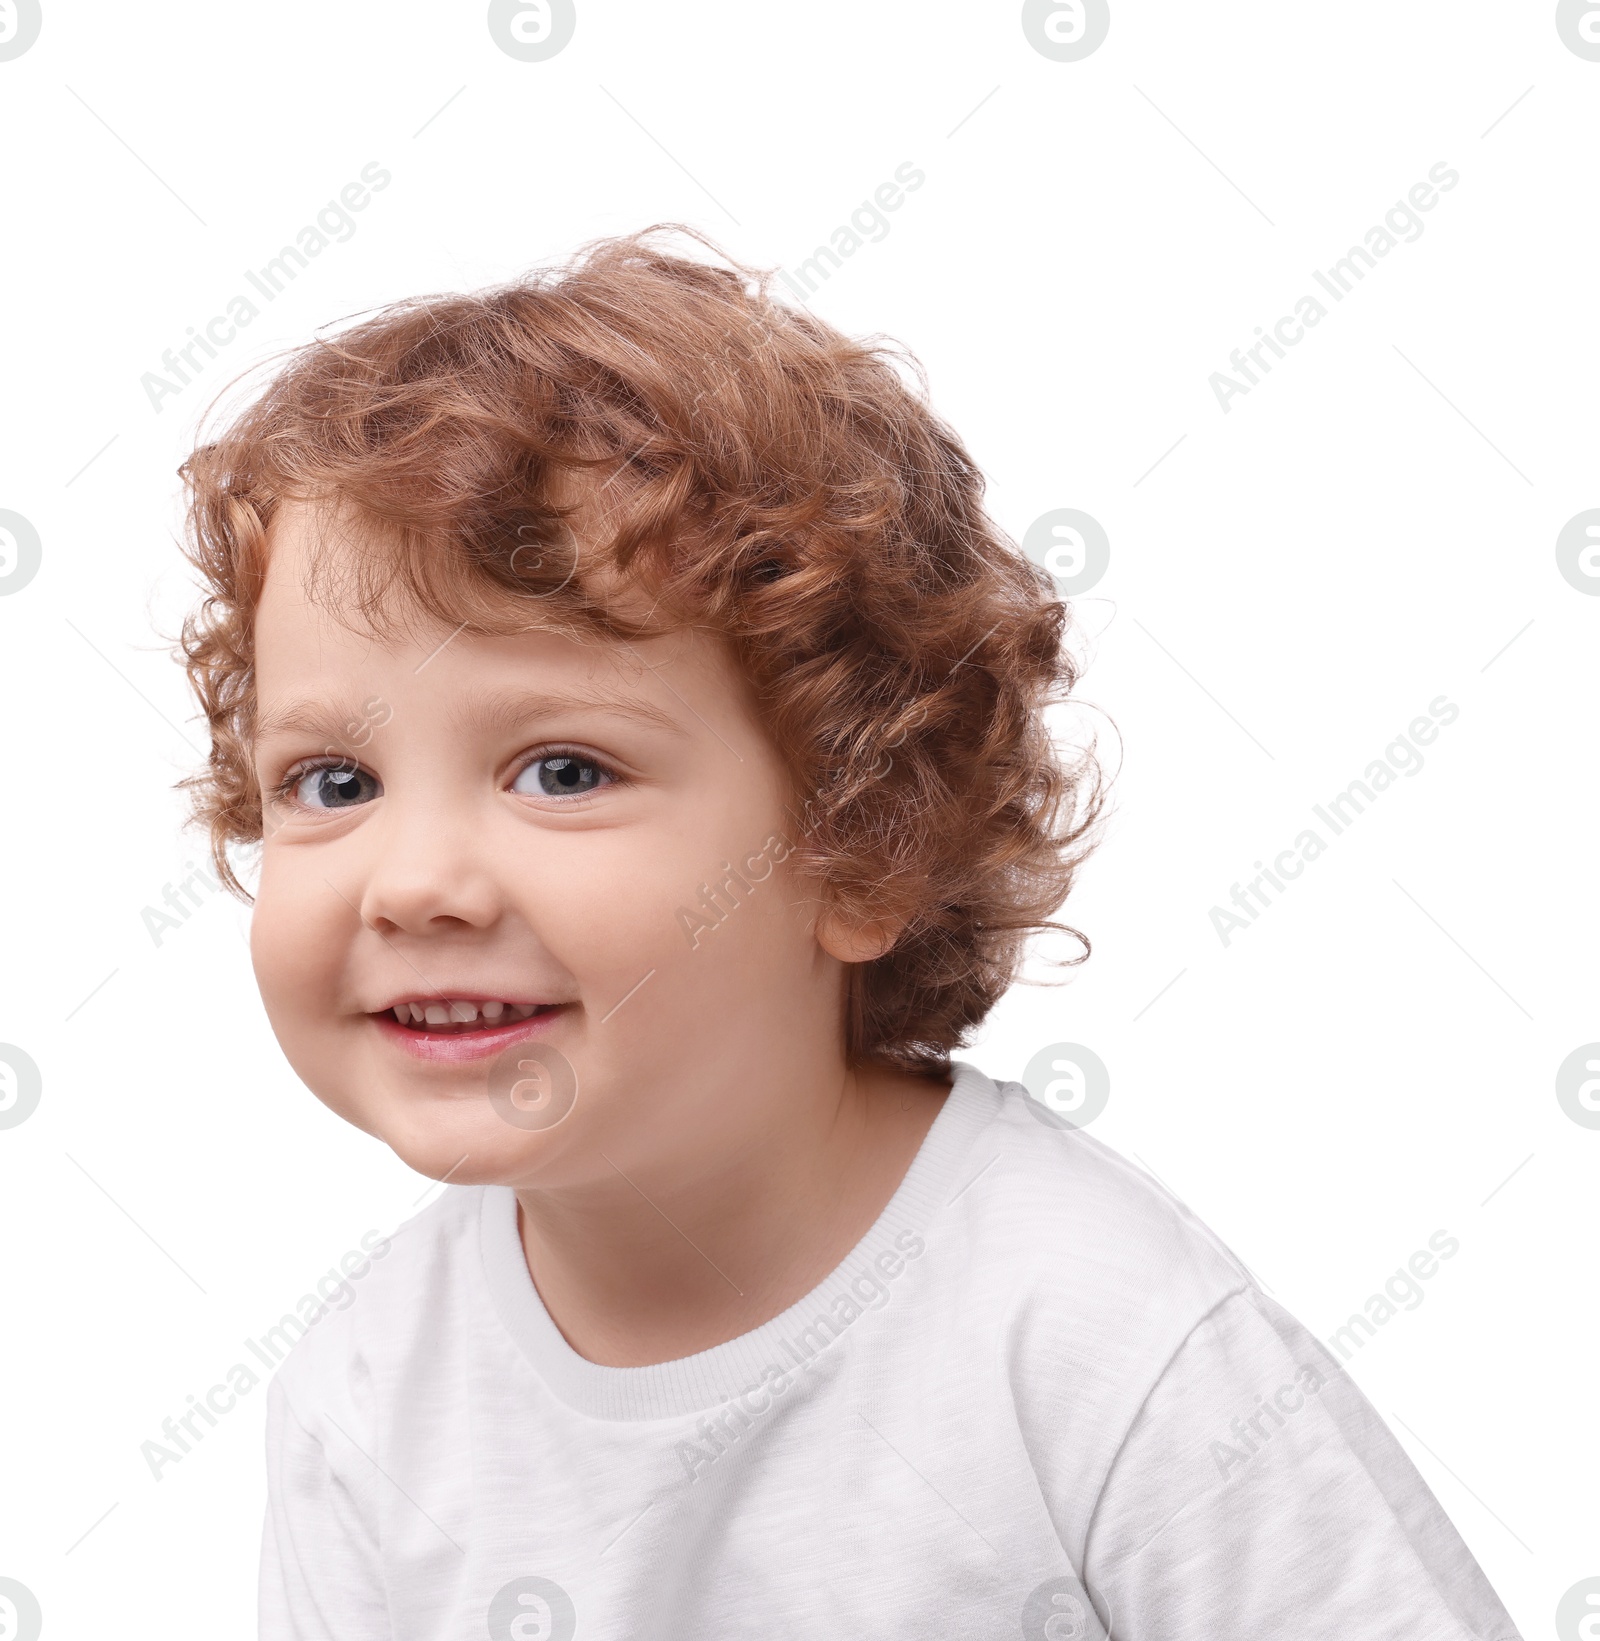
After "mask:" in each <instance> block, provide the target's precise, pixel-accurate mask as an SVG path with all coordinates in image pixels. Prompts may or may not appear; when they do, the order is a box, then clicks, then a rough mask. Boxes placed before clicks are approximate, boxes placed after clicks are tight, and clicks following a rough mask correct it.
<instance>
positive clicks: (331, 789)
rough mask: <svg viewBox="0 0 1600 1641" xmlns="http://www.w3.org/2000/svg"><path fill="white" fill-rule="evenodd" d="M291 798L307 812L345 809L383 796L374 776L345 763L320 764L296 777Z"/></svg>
mask: <svg viewBox="0 0 1600 1641" xmlns="http://www.w3.org/2000/svg"><path fill="white" fill-rule="evenodd" d="M294 796H295V799H296V801H297V802H299V803H303V804H304V805H305V806H306V808H307V809H348V808H350V807H351V806H352V805H353V804H358V803H370V802H371V801H372V800H373V799H374V798H380V797H382V796H383V788H382V787H381V786H380V785H379V784H378V779H377V777H376V776H375V775H369V774H368V773H367V772H366V770H364V769H351V768H350V767H349V765H347V764H335V765H331V766H330V765H326V764H324V765H322V766H320V767H319V768H316V769H308V770H306V771H305V772H304V774H302V775H299V776H298V777H296V779H295V782H294Z"/></svg>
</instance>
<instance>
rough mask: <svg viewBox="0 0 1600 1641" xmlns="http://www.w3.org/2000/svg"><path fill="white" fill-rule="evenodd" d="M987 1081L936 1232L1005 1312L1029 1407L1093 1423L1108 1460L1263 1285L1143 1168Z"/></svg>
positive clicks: (1010, 1362)
mask: <svg viewBox="0 0 1600 1641" xmlns="http://www.w3.org/2000/svg"><path fill="white" fill-rule="evenodd" d="M984 1082H985V1083H987V1084H988V1089H987V1090H985V1092H986V1094H987V1095H988V1103H989V1111H988V1115H987V1119H986V1121H985V1122H984V1123H983V1125H982V1126H981V1127H980V1128H979V1130H978V1131H977V1133H976V1134H975V1136H974V1142H973V1144H972V1146H971V1148H970V1153H969V1157H968V1161H967V1166H966V1168H965V1170H964V1172H963V1174H962V1175H961V1178H960V1179H959V1180H958V1181H957V1183H956V1184H955V1186H954V1187H953V1189H952V1193H951V1196H950V1199H949V1200H948V1201H947V1202H946V1204H945V1207H944V1209H943V1210H942V1211H941V1213H940V1214H939V1215H938V1216H937V1218H936V1221H935V1224H936V1226H937V1228H938V1229H937V1233H936V1234H938V1235H939V1236H940V1238H941V1240H945V1239H948V1240H945V1246H946V1247H947V1248H953V1249H954V1250H956V1252H955V1266H956V1268H961V1269H964V1270H965V1271H966V1272H967V1283H968V1286H969V1287H970V1288H971V1290H972V1294H973V1301H972V1302H973V1304H974V1305H978V1304H981V1305H982V1306H983V1308H985V1309H986V1310H987V1311H988V1312H989V1313H990V1314H991V1315H993V1316H994V1317H995V1321H996V1326H997V1327H998V1329H999V1331H1000V1337H1001V1341H1002V1343H1001V1353H1002V1359H1003V1361H1004V1364H1005V1371H1006V1373H1007V1374H1008V1376H1009V1378H1010V1380H1011V1382H1012V1389H1013V1393H1014V1395H1015V1397H1016V1400H1017V1403H1018V1406H1019V1409H1020V1410H1021V1411H1023V1413H1024V1416H1025V1417H1026V1415H1027V1412H1028V1410H1029V1409H1031V1410H1032V1412H1033V1413H1034V1415H1035V1416H1039V1417H1047V1418H1048V1420H1049V1421H1050V1422H1051V1423H1052V1424H1056V1425H1058V1424H1059V1421H1060V1419H1061V1418H1063V1417H1066V1418H1070V1419H1071V1420H1072V1421H1073V1422H1074V1423H1077V1424H1080V1425H1084V1426H1092V1427H1093V1441H1092V1444H1091V1445H1092V1446H1093V1447H1094V1449H1096V1450H1097V1452H1098V1453H1099V1455H1100V1456H1101V1457H1103V1458H1105V1459H1109V1454H1110V1452H1111V1451H1112V1450H1113V1449H1114V1446H1115V1443H1116V1442H1117V1441H1119V1440H1120V1439H1121V1437H1122V1435H1123V1434H1125V1432H1126V1429H1127V1427H1128V1425H1129V1423H1131V1421H1132V1419H1133V1417H1134V1416H1135V1414H1136V1413H1137V1411H1138V1407H1139V1405H1140V1403H1141V1402H1142V1400H1143V1398H1144V1397H1145V1396H1146V1395H1147V1394H1148V1393H1149V1391H1150V1389H1151V1387H1152V1386H1153V1385H1154V1384H1155V1383H1156V1382H1157V1380H1158V1379H1159V1378H1160V1377H1161V1375H1162V1373H1163V1372H1164V1371H1165V1370H1166V1368H1167V1367H1168V1365H1169V1364H1170V1363H1171V1362H1172V1360H1173V1358H1174V1356H1175V1355H1176V1353H1177V1352H1178V1350H1179V1348H1180V1347H1181V1346H1182V1344H1183V1342H1184V1340H1185V1339H1187V1338H1188V1337H1189V1335H1190V1334H1191V1333H1192V1332H1193V1331H1194V1330H1195V1328H1196V1327H1198V1326H1199V1325H1200V1323H1201V1322H1202V1321H1203V1320H1204V1319H1205V1318H1206V1317H1207V1316H1208V1315H1210V1314H1211V1313H1212V1312H1213V1311H1215V1310H1216V1309H1217V1308H1218V1307H1219V1306H1221V1305H1222V1304H1224V1303H1225V1302H1226V1301H1227V1300H1228V1299H1229V1298H1231V1297H1232V1296H1234V1295H1236V1294H1240V1293H1245V1292H1249V1291H1251V1290H1253V1288H1254V1283H1253V1281H1252V1279H1251V1277H1250V1274H1249V1272H1248V1271H1247V1270H1246V1269H1245V1268H1244V1266H1243V1265H1242V1264H1241V1263H1240V1262H1239V1260H1238V1259H1237V1258H1236V1257H1235V1256H1234V1255H1233V1254H1232V1253H1231V1252H1230V1251H1229V1250H1228V1248H1227V1247H1226V1246H1225V1245H1224V1244H1223V1242H1222V1241H1221V1239H1220V1238H1219V1237H1218V1236H1217V1235H1216V1234H1215V1233H1214V1232H1213V1231H1212V1230H1211V1229H1210V1228H1209V1227H1208V1226H1207V1225H1205V1224H1204V1223H1203V1222H1202V1221H1201V1220H1200V1219H1199V1218H1198V1217H1197V1216H1196V1215H1195V1214H1194V1213H1192V1212H1191V1211H1190V1210H1189V1209H1188V1208H1187V1207H1185V1206H1184V1204H1183V1203H1181V1202H1180V1201H1179V1200H1178V1199H1177V1198H1176V1197H1175V1196H1173V1194H1172V1193H1171V1192H1170V1191H1169V1190H1168V1189H1167V1188H1166V1187H1165V1186H1164V1185H1163V1184H1162V1183H1161V1182H1160V1181H1159V1180H1157V1179H1155V1178H1154V1177H1153V1176H1152V1175H1150V1174H1149V1173H1147V1172H1146V1171H1145V1170H1144V1169H1143V1168H1140V1167H1137V1166H1136V1165H1135V1164H1134V1163H1133V1162H1131V1161H1129V1160H1128V1159H1127V1158H1126V1157H1124V1156H1122V1155H1120V1154H1119V1153H1118V1152H1117V1151H1115V1150H1114V1149H1113V1148H1112V1147H1111V1146H1109V1145H1107V1144H1105V1143H1104V1142H1102V1141H1101V1140H1098V1139H1096V1138H1095V1137H1094V1136H1093V1135H1092V1134H1090V1133H1088V1132H1087V1131H1085V1130H1084V1129H1081V1128H1071V1127H1067V1126H1065V1125H1062V1124H1059V1123H1057V1122H1053V1121H1051V1120H1050V1118H1049V1114H1048V1113H1041V1111H1040V1108H1039V1107H1038V1106H1037V1105H1036V1104H1035V1102H1034V1101H1033V1100H1032V1099H1031V1097H1030V1096H1029V1094H1028V1092H1027V1090H1026V1089H1025V1088H1024V1087H1023V1086H1022V1085H1021V1084H1020V1083H1015V1082H990V1081H989V1079H984ZM966 1180H970V1182H971V1183H970V1185H966V1184H963V1183H962V1181H966ZM979 1295H984V1296H986V1297H984V1298H982V1299H979V1298H978V1296H979ZM1084 1434H1085V1436H1086V1437H1087V1435H1088V1431H1087V1430H1085V1431H1084Z"/></svg>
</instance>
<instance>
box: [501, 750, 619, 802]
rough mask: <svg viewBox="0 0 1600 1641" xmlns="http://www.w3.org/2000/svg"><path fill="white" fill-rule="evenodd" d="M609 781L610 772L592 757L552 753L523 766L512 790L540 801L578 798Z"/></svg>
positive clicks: (574, 753) (569, 753)
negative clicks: (535, 797)
mask: <svg viewBox="0 0 1600 1641" xmlns="http://www.w3.org/2000/svg"><path fill="white" fill-rule="evenodd" d="M610 780H611V776H610V774H609V772H608V771H607V770H606V769H604V768H603V767H602V766H601V765H600V764H598V763H596V762H595V760H594V759H593V758H585V757H582V756H580V755H579V754H578V753H576V752H553V753H548V754H547V755H546V756H544V757H542V758H534V759H533V760H532V761H531V762H530V763H527V764H524V765H523V767H522V770H521V772H520V773H519V774H518V776H517V778H516V779H515V780H514V781H513V782H512V783H511V790H512V791H513V792H521V793H524V794H525V795H530V796H537V797H542V798H565V797H578V796H582V794H584V793H585V792H594V791H597V790H599V788H600V787H601V786H604V785H607V784H609V782H610Z"/></svg>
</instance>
